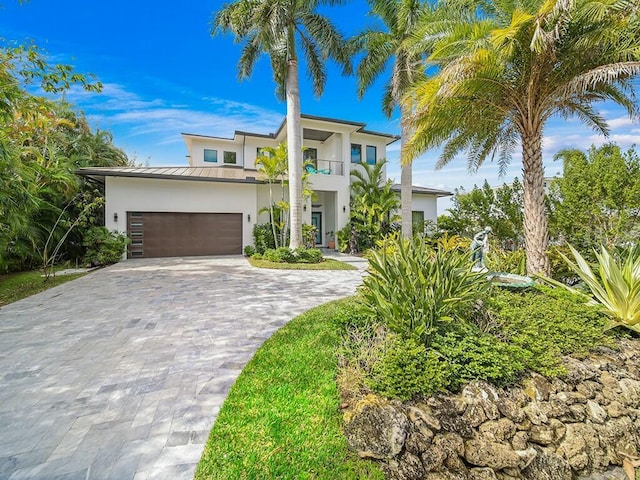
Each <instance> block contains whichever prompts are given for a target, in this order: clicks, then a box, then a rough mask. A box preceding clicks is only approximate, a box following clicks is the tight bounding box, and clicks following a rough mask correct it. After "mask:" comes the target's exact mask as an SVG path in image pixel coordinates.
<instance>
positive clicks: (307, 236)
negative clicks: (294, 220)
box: [302, 223, 318, 248]
mask: <svg viewBox="0 0 640 480" xmlns="http://www.w3.org/2000/svg"><path fill="white" fill-rule="evenodd" d="M317 232H318V228H317V227H316V226H315V225H308V224H306V223H303V224H302V243H303V245H304V246H305V248H314V247H315V246H316V233H317Z"/></svg>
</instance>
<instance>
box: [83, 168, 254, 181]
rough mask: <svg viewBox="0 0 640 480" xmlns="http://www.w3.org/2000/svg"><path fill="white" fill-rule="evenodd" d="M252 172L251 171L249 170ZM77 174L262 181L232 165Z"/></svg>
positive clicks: (86, 170)
mask: <svg viewBox="0 0 640 480" xmlns="http://www.w3.org/2000/svg"><path fill="white" fill-rule="evenodd" d="M250 172H251V173H253V172H252V171H250ZM76 173H77V174H78V175H82V176H84V177H89V178H92V179H94V180H97V181H99V182H102V183H104V178H105V177H129V178H154V179H162V180H191V181H199V182H221V183H252V184H257V183H264V182H263V181H261V180H256V177H255V176H247V170H245V169H243V168H238V167H236V166H233V167H225V166H219V167H87V168H80V169H78V170H76Z"/></svg>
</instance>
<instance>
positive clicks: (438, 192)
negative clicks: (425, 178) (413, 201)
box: [391, 183, 453, 197]
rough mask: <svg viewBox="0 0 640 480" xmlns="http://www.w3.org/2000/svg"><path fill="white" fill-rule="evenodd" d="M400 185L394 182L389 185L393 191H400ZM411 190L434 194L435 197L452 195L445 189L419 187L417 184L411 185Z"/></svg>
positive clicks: (418, 192) (423, 193)
mask: <svg viewBox="0 0 640 480" xmlns="http://www.w3.org/2000/svg"><path fill="white" fill-rule="evenodd" d="M400 187H401V185H400V184H399V183H394V184H393V185H391V190H393V191H394V192H399V191H400ZM411 192H412V193H417V194H422V195H435V196H436V197H450V196H451V195H453V193H451V192H447V191H446V190H438V189H437V188H429V187H420V186H418V185H412V186H411Z"/></svg>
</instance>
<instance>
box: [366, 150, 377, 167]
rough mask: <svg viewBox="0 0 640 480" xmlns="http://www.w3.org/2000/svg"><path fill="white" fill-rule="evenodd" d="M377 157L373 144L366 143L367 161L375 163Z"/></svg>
mask: <svg viewBox="0 0 640 480" xmlns="http://www.w3.org/2000/svg"><path fill="white" fill-rule="evenodd" d="M376 159H377V149H376V147H374V146H373V145H367V163H368V164H369V165H375V164H376Z"/></svg>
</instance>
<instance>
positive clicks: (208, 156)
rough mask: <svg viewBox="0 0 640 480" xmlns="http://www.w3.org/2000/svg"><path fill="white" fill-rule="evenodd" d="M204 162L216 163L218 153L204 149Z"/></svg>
mask: <svg viewBox="0 0 640 480" xmlns="http://www.w3.org/2000/svg"><path fill="white" fill-rule="evenodd" d="M204 161H205V162H212V163H218V151H217V150H210V149H208V148H205V149H204Z"/></svg>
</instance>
